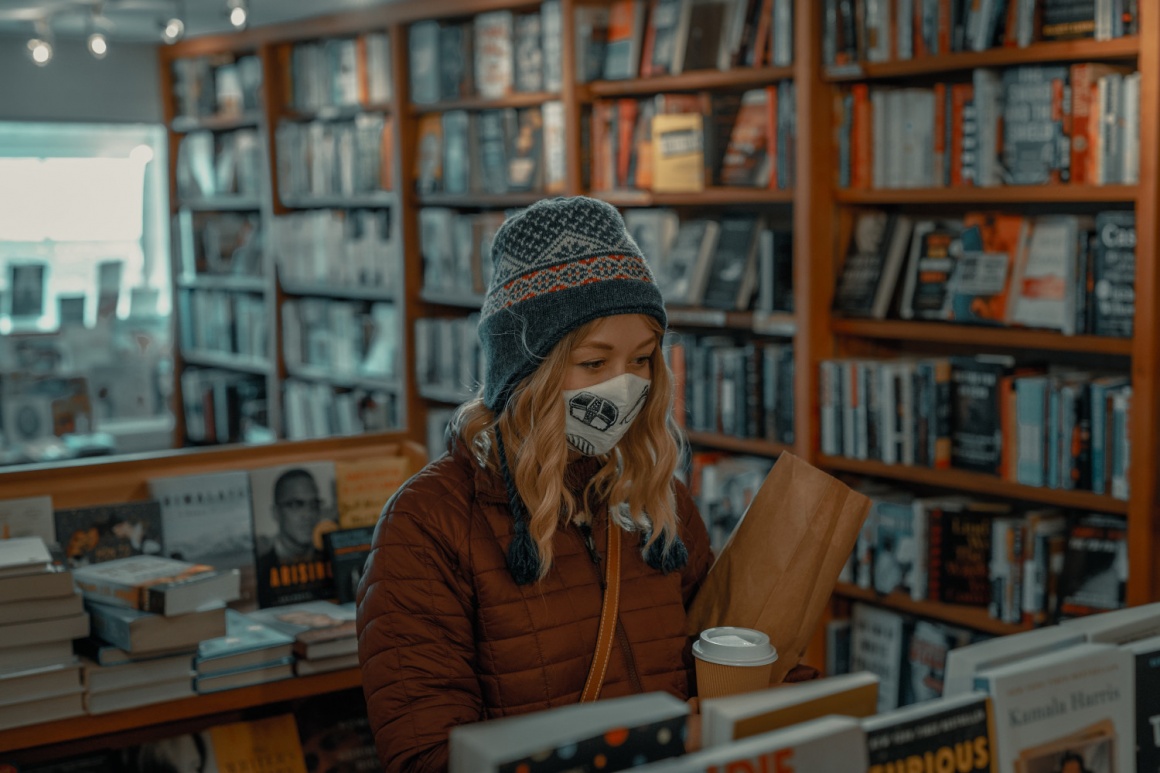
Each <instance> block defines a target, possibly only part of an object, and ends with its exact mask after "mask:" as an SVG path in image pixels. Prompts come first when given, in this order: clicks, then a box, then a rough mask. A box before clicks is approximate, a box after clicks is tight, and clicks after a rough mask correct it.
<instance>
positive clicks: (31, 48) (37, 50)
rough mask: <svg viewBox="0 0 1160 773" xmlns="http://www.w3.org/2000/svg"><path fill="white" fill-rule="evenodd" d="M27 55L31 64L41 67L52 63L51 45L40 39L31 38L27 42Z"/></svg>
mask: <svg viewBox="0 0 1160 773" xmlns="http://www.w3.org/2000/svg"><path fill="white" fill-rule="evenodd" d="M28 55H29V56H31V57H32V61H33V62H35V63H36V64H38V65H40V66H41V67H43V66H44V65H46V64H48V63H49V62H51V61H52V44H51V43H49V42H48V41H47V40H43V39H41V38H32V39H31V40H29V41H28Z"/></svg>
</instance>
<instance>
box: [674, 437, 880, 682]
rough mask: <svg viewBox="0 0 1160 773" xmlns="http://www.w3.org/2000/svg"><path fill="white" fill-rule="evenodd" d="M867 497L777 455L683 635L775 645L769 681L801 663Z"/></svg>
mask: <svg viewBox="0 0 1160 773" xmlns="http://www.w3.org/2000/svg"><path fill="white" fill-rule="evenodd" d="M869 512H870V500H869V498H867V497H866V496H864V495H862V494H859V493H857V492H855V491H852V490H851V489H850V488H849V487H848V486H846V485H845V484H844V483H842V482H841V481H839V480H838V479H837V478H834V477H833V476H831V475H828V474H826V473H824V472H822V471H821V470H819V469H817V468H816V467H813V466H811V465H809V464H807V463H806V462H804V461H802V460H801V459H800V458H798V457H796V456H794V455H792V454H788V453H783V454H781V456H780V457H779V458H778V460H777V463H776V464H774V466H773V469H772V470H770V472H769V475H768V476H766V478H765V482H764V483H762V484H761V488H760V489H758V491H757V494H756V495H755V496H754V498H753V502H752V503H751V504H750V505H749V509H748V510H746V511H745V516H744V517H743V518H742V519H741V522H740V523H738V524H737V527H736V528H735V529H734V530H733V534H732V535H731V536H730V537H729V541H728V542H727V543H725V547H724V548H722V549H721V555H720V556H718V558H717V560H716V562H715V563H714V564H713V566H712V568H711V569H710V570H709V575H708V577H706V579H705V584H704V585H703V586H702V587H701V589H700V591H698V593H697V596H696V598H694V599H693V603H692V606H691V607H690V609H689V617H688V621H689V631H688V632H689V633H690V634H691V635H695V634H698V633H700V632H701V631H703V630H704V629H706V628H712V627H714V626H719V625H735V626H741V627H744V628H756V629H757V630H759V631H763V632H765V633H766V634H767V635H768V636H769V640H770V642H771V643H772V644H773V645H774V646H775V647H777V652H778V659H777V661H776V662H775V663H774V664H773V665H774V673H773V675H772V681H771V684H780V683H781V681H782V680H783V679H784V677H785V675H786V673H787V672H789V670H790V669H792V668H793V667H794V666H796V665H797V664H798V662H799V661H800V660H801V658H802V655H803V653H804V652H805V649H806V647H807V646H808V645H809V642H810V639H811V638H812V637H813V635H814V632H815V630H816V629H817V627H818V623H819V622H821V619H822V614H823V613H824V611H825V608H826V604H827V603H828V602H829V598H830V594H831V593H833V591H834V585H835V584H836V583H837V581H838V573H839V572H840V571H841V570H842V566H843V564H845V563H846V560H847V559H848V558H849V557H850V553H851V552H852V551H853V550H854V541H855V540H856V539H857V537H858V531H859V530H860V529H861V528H862V522H863V521H864V520H865V519H866V515H867V514H868V513H869Z"/></svg>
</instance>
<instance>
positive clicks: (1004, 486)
mask: <svg viewBox="0 0 1160 773" xmlns="http://www.w3.org/2000/svg"><path fill="white" fill-rule="evenodd" d="M818 464H819V465H821V466H822V467H824V468H829V469H831V470H835V471H838V472H849V473H855V474H858V475H870V476H873V477H877V478H890V479H892V480H898V481H905V482H908V483H917V484H919V485H925V486H936V487H938V488H946V489H957V490H960V491H969V492H972V493H975V494H985V495H989V496H993V497H1002V498H1005V499H1019V500H1022V501H1024V502H1038V503H1041V504H1045V505H1056V506H1059V507H1067V508H1072V509H1075V510H1095V511H1099V512H1105V513H1127V512H1128V503H1127V502H1126V501H1124V500H1122V499H1116V498H1114V497H1110V496H1106V495H1103V494H1094V493H1092V492H1090V491H1068V490H1065V489H1053V488H1045V487H1041V486H1026V485H1024V484H1022V483H1015V482H1014V481H1009V480H1003V479H1002V478H998V477H996V476H994V475H984V474H982V473H977V472H970V471H967V470H935V469H931V468H928V467H910V466H907V465H902V464H884V463H882V462H876V461H868V460H864V459H847V458H845V457H842V456H819V457H818Z"/></svg>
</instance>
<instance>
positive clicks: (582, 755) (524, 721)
mask: <svg viewBox="0 0 1160 773" xmlns="http://www.w3.org/2000/svg"><path fill="white" fill-rule="evenodd" d="M688 714H689V707H688V704H686V703H685V702H684V701H681V700H678V699H677V698H675V697H673V696H672V695H669V694H668V693H659V692H655V693H644V694H640V695H630V696H627V697H623V698H611V699H609V700H602V701H597V702H595V703H580V704H576V705H572V706H560V707H558V708H554V709H549V710H547V711H538V712H535V713H532V714H524V715H520V716H514V717H504V718H502V719H492V720H488V721H484V722H474V723H471V724H466V725H458V726H456V727H453V728H452V729H451V735H450V765H449V771H450V773H489V772H490V773H499V771H503V770H518V769H519V767H518V766H519V765H521V764H522V765H525V766H527V769H528V770H532V769H536V770H565V769H575V768H580V769H584V768H585V767H587V766H590V765H594V760H596V759H597V758H598V757H601V758H603V761H604V766H605V767H606V769H608V770H620V769H622V768H625V767H630V766H632V765H636V764H640V763H644V762H653V761H656V760H659V759H664V758H667V757H674V756H677V755H679V754H681V753H683V752H684V749H685V746H684V740H683V737H684V731H685V721H686V718H687V717H688ZM533 761H534V762H533ZM533 764H534V766H535V767H534V768H533V767H532V765H533Z"/></svg>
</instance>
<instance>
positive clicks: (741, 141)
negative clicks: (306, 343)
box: [719, 88, 772, 188]
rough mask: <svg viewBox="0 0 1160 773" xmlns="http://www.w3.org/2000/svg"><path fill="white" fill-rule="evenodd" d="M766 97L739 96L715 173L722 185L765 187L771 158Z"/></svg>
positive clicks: (761, 93)
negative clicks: (717, 173) (718, 168)
mask: <svg viewBox="0 0 1160 773" xmlns="http://www.w3.org/2000/svg"><path fill="white" fill-rule="evenodd" d="M769 134H770V131H769V93H768V91H767V90H766V89H763V88H762V89H750V90H749V91H746V92H745V93H744V94H742V95H741V105H740V108H739V109H738V111H737V117H736V118H735V119H734V121H733V127H732V130H731V131H730V133H729V138H728V143H727V144H726V146H725V153H724V156H723V157H722V162H721V169H720V171H719V175H720V180H721V184H722V185H731V186H756V187H762V188H764V187H767V186H768V185H769V172H770V169H771V167H772V158H771V155H770V151H771V148H770V147H769V145H770V143H769Z"/></svg>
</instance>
